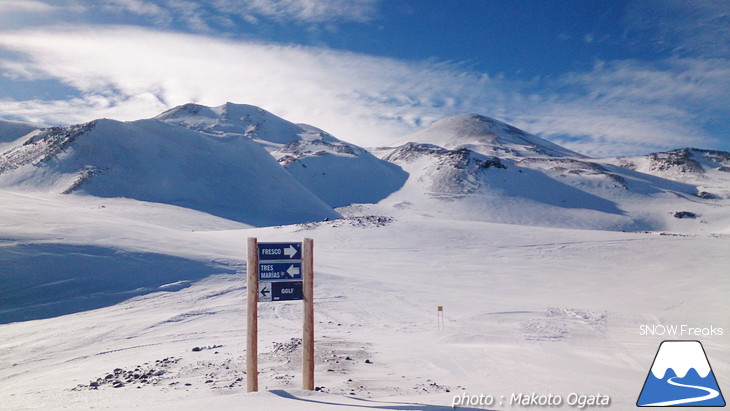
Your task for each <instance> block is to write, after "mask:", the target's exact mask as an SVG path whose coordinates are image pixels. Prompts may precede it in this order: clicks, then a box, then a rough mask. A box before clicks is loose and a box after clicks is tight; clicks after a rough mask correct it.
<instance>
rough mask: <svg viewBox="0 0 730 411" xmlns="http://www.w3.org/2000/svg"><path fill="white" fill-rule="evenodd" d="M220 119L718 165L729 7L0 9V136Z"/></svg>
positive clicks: (102, 5) (335, 4)
mask: <svg viewBox="0 0 730 411" xmlns="http://www.w3.org/2000/svg"><path fill="white" fill-rule="evenodd" d="M226 101H231V102H237V103H247V104H253V105H257V106H260V107H263V108H265V109H267V110H269V111H271V112H273V113H274V114H277V115H279V116H282V117H284V118H286V119H288V120H291V121H295V122H306V123H310V124H312V125H315V126H318V127H320V128H323V129H325V130H327V131H329V132H331V133H333V134H335V135H336V136H338V137H340V138H342V139H344V140H348V141H351V142H353V143H356V144H360V145H364V146H374V145H386V144H389V143H390V142H392V141H394V140H396V139H398V138H400V137H402V136H403V135H404V134H407V133H410V132H413V131H415V130H417V129H418V128H419V127H423V126H425V125H428V124H430V123H431V122H433V121H435V120H437V119H439V118H442V117H445V116H448V115H453V114H462V113H469V112H474V113H479V114H483V115H487V116H490V117H494V118H497V119H500V120H503V121H506V122H509V123H511V124H513V125H515V126H517V127H520V128H523V129H525V130H526V131H529V132H532V133H534V134H537V135H539V136H541V137H544V138H547V139H549V140H551V141H553V142H556V143H558V144H561V145H564V146H566V147H568V148H571V149H573V150H575V151H579V152H582V153H585V154H588V155H592V156H598V157H600V156H613V155H632V154H646V153H649V152H653V151H659V150H668V149H674V148H680V147H686V146H693V147H702V148H710V149H721V150H729V151H730V2H727V1H714V0H713V1H704V2H703V1H683V0H682V1H680V0H661V1H660V0H626V1H619V0H614V1H591V0H580V1H573V0H561V1H547V0H542V1H506V0H504V1H493V0H459V1H447V0H440V1H436V0H248V1H241V0H239V1H233V0H201V1H186V0H66V1H53V0H0V118H5V119H12V120H23V121H32V122H39V123H45V124H69V123H79V122H84V121H89V120H92V119H95V118H99V117H109V118H115V119H120V120H133V119H139V118H147V117H152V116H154V115H156V114H158V113H160V112H162V111H164V110H165V109H167V108H169V107H172V106H175V105H179V104H184V103H187V102H197V103H201V104H206V105H220V104H223V103H225V102H226Z"/></svg>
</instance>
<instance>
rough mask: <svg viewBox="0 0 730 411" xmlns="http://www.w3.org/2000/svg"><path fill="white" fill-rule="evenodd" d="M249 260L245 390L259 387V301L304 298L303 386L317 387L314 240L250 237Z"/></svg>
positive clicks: (312, 388)
mask: <svg viewBox="0 0 730 411" xmlns="http://www.w3.org/2000/svg"><path fill="white" fill-rule="evenodd" d="M247 246H248V259H247V263H246V271H247V276H246V278H247V281H246V287H247V291H246V305H247V312H248V317H247V329H246V390H247V391H248V392H254V391H258V389H259V388H258V386H259V384H258V380H259V372H258V303H259V301H261V302H269V301H292V300H303V301H304V324H303V326H302V330H303V334H302V388H303V389H305V390H314V299H313V297H314V240H312V239H311V238H305V239H304V242H302V243H259V242H258V240H257V239H256V238H253V237H251V238H249V239H248V242H247Z"/></svg>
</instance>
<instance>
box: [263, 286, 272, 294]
mask: <svg viewBox="0 0 730 411" xmlns="http://www.w3.org/2000/svg"><path fill="white" fill-rule="evenodd" d="M270 292H271V291H269V290H267V289H266V287H265V286H264V289H263V290H261V295H263V296H264V297H266V294H268V293H270Z"/></svg>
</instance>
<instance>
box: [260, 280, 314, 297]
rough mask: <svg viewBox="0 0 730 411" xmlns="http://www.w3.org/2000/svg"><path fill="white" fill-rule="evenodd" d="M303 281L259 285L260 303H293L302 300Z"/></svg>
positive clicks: (262, 283)
mask: <svg viewBox="0 0 730 411" xmlns="http://www.w3.org/2000/svg"><path fill="white" fill-rule="evenodd" d="M303 298H304V296H303V294H302V282H301V281H274V282H260V283H259V296H258V300H259V301H263V302H266V301H292V300H301V299H303Z"/></svg>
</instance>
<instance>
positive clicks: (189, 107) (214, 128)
mask: <svg viewBox="0 0 730 411" xmlns="http://www.w3.org/2000/svg"><path fill="white" fill-rule="evenodd" d="M154 119H155V120H159V121H163V122H165V123H168V124H174V125H178V126H183V127H186V128H189V129H192V130H196V131H202V132H204V133H208V134H212V135H217V136H221V137H223V136H228V135H234V134H235V135H243V136H245V137H248V138H251V139H258V140H263V141H268V142H271V143H275V144H288V143H291V142H292V141H294V140H298V139H299V135H300V134H302V133H304V132H305V130H303V129H302V127H300V126H298V125H296V124H294V123H292V122H289V121H287V120H284V119H283V118H281V117H278V116H276V115H274V114H272V113H270V112H268V111H266V110H264V109H262V108H261V107H257V106H252V105H249V104H236V103H231V102H228V103H225V104H223V105H220V106H216V107H208V106H204V105H201V104H195V103H188V104H183V105H181V106H177V107H173V108H171V109H170V110H167V111H165V112H164V113H162V114H160V115H158V116H157V117H155V118H154Z"/></svg>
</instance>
